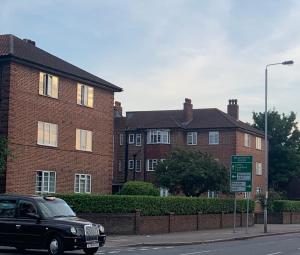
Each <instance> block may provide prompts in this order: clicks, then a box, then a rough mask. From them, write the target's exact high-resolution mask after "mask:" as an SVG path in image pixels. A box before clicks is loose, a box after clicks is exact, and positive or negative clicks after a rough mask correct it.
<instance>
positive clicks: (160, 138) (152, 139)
mask: <svg viewBox="0 0 300 255" xmlns="http://www.w3.org/2000/svg"><path fill="white" fill-rule="evenodd" d="M147 143H148V144H158V143H161V144H170V131H169V130H149V131H148V133H147Z"/></svg>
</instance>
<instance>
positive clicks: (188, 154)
mask: <svg viewBox="0 0 300 255" xmlns="http://www.w3.org/2000/svg"><path fill="white" fill-rule="evenodd" d="M228 179H229V172H228V169H226V167H224V166H223V165H221V164H220V163H219V162H217V161H216V160H215V159H214V158H212V157H211V156H210V155H209V154H207V153H201V152H199V151H186V150H174V151H172V152H171V153H170V155H169V156H168V157H167V159H166V160H164V161H163V162H161V163H159V164H158V166H157V168H156V180H157V182H158V183H159V185H160V186H163V187H166V188H168V189H169V190H170V192H171V193H173V194H174V193H175V192H176V191H178V190H181V191H183V193H184V194H185V195H186V196H199V195H200V194H201V193H203V192H206V191H208V190H216V191H223V190H225V189H226V188H228Z"/></svg>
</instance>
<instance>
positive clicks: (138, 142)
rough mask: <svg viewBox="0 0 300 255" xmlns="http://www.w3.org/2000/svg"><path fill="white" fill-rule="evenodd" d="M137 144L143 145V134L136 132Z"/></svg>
mask: <svg viewBox="0 0 300 255" xmlns="http://www.w3.org/2000/svg"><path fill="white" fill-rule="evenodd" d="M135 145H136V146H141V145H142V134H136V136H135Z"/></svg>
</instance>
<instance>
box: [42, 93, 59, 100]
mask: <svg viewBox="0 0 300 255" xmlns="http://www.w3.org/2000/svg"><path fill="white" fill-rule="evenodd" d="M39 96H42V97H47V98H50V99H55V100H58V97H52V96H48V95H44V94H39Z"/></svg>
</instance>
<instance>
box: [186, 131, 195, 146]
mask: <svg viewBox="0 0 300 255" xmlns="http://www.w3.org/2000/svg"><path fill="white" fill-rule="evenodd" d="M187 144H188V145H196V144H197V132H188V133H187Z"/></svg>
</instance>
